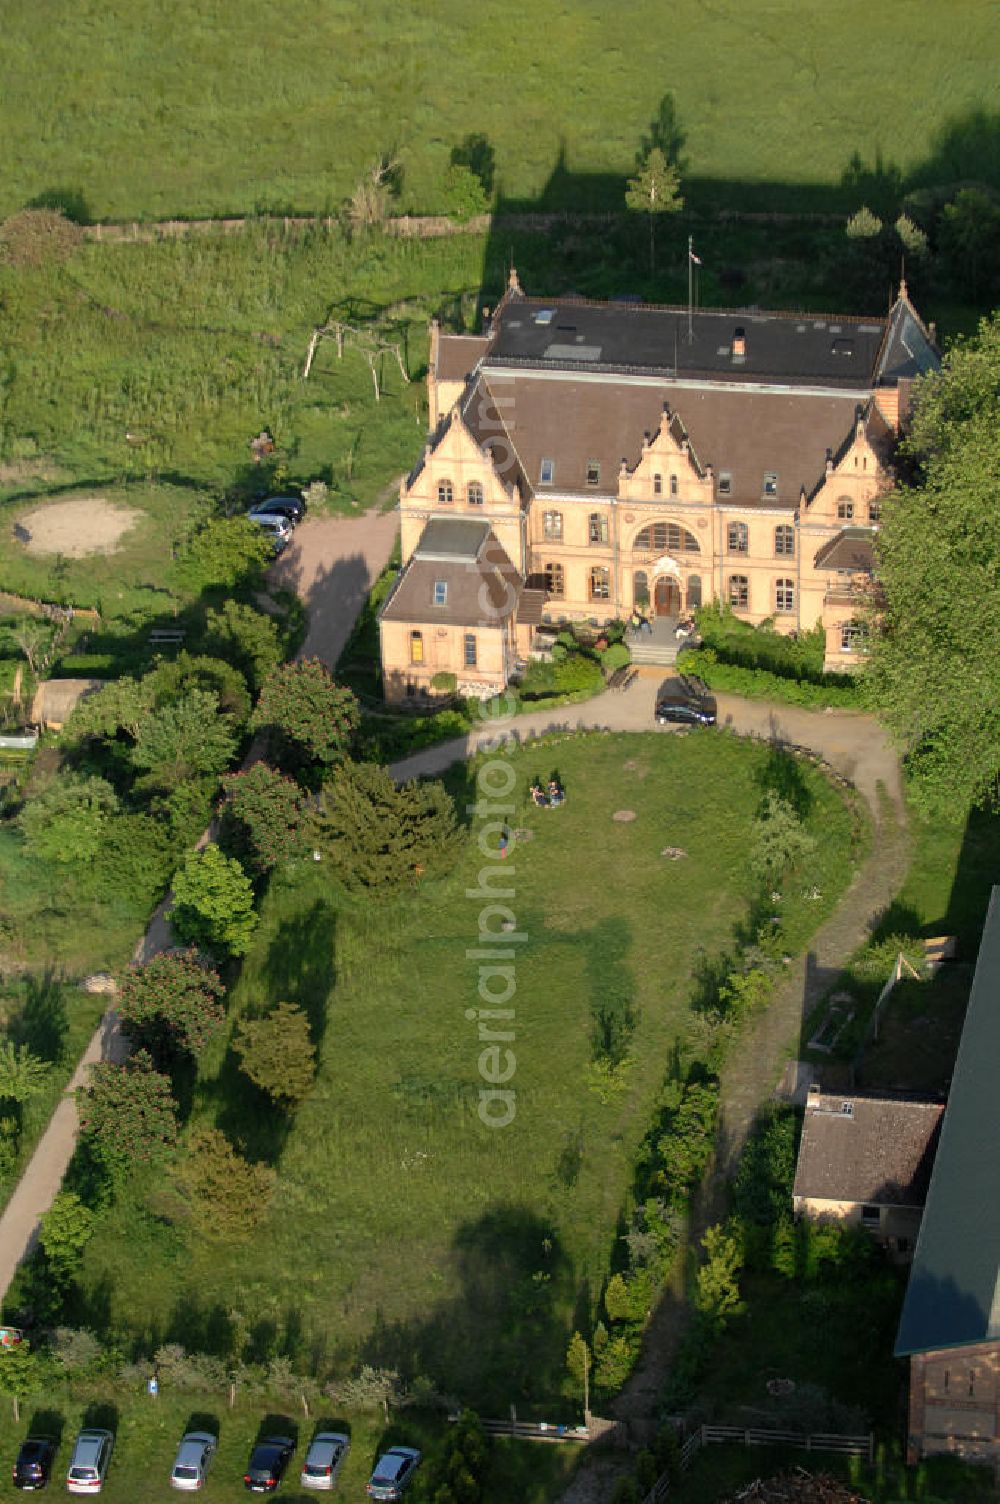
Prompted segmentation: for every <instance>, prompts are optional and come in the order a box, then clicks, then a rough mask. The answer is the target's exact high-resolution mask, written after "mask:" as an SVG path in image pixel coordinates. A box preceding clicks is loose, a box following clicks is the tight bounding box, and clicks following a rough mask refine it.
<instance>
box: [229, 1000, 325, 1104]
mask: <svg viewBox="0 0 1000 1504" xmlns="http://www.w3.org/2000/svg"><path fill="white" fill-rule="evenodd" d="M233 1049H234V1050H235V1051H236V1054H237V1055H238V1056H239V1059H240V1070H241V1071H243V1073H244V1075H246V1076H249V1078H250V1080H251V1081H252V1082H253V1083H254V1085H255V1086H259V1087H260V1089H261V1091H265V1092H267V1094H268V1096H269V1097H271V1098H272V1099H273V1100H274V1101H275V1102H278V1103H280V1104H281V1105H283V1106H287V1107H296V1106H298V1104H299V1102H301V1101H302V1099H303V1098H304V1097H306V1096H307V1095H308V1094H309V1092H310V1090H311V1089H312V1084H313V1079H314V1077H315V1074H316V1047H315V1045H314V1044H313V1042H312V1036H311V1034H310V1031H309V1020H308V1018H307V1017H306V1015H305V1013H304V1012H303V1011H302V1009H301V1008H299V1007H298V1006H297V1005H296V1004H295V1003H279V1004H278V1006H277V1007H276V1008H272V1009H271V1011H270V1013H265V1014H264V1016H263V1017H262V1018H245V1019H243V1021H242V1022H241V1024H240V1026H239V1028H238V1029H237V1031H236V1037H235V1039H234V1040H233Z"/></svg>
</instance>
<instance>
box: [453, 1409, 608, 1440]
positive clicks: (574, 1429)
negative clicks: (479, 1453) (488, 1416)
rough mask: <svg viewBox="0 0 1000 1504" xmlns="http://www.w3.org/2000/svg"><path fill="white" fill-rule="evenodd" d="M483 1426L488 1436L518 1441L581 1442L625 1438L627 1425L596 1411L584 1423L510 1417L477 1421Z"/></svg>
mask: <svg viewBox="0 0 1000 1504" xmlns="http://www.w3.org/2000/svg"><path fill="white" fill-rule="evenodd" d="M480 1425H481V1426H482V1428H483V1430H484V1431H486V1432H488V1433H489V1435H490V1436H513V1437H514V1438H515V1439H516V1440H517V1441H543V1442H556V1443H560V1442H567V1441H573V1442H576V1443H577V1444H578V1445H583V1444H586V1443H588V1442H592V1441H603V1442H610V1443H614V1442H617V1441H621V1442H623V1443H624V1441H625V1440H626V1428H625V1426H624V1425H622V1423H621V1422H620V1421H614V1420H602V1419H601V1418H600V1417H599V1416H597V1415H592V1416H591V1417H590V1420H589V1423H588V1424H587V1425H585V1426H562V1425H554V1424H553V1423H552V1422H551V1421H544V1420H540V1421H533V1420H518V1419H517V1416H516V1415H512V1416H511V1418H510V1420H483V1421H480Z"/></svg>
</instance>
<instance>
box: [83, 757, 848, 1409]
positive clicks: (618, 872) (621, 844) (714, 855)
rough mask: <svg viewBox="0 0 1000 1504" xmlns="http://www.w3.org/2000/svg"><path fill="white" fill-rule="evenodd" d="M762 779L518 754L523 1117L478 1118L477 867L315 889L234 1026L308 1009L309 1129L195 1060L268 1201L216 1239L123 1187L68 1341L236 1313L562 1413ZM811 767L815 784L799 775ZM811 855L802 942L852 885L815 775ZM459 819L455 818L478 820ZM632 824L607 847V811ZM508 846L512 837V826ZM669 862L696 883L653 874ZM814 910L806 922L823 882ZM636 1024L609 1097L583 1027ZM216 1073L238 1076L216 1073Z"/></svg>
mask: <svg viewBox="0 0 1000 1504" xmlns="http://www.w3.org/2000/svg"><path fill="white" fill-rule="evenodd" d="M772 757H773V754H772V753H770V752H769V751H768V749H766V748H764V747H761V746H757V745H755V744H750V743H745V742H740V741H738V740H737V739H735V738H730V737H728V736H724V735H720V736H716V735H713V734H708V735H690V736H671V737H666V736H652V735H651V736H649V737H648V738H643V737H636V736H594V737H585V738H573V737H562V738H558V739H554V740H552V741H550V742H548V743H547V744H545V745H544V746H542V747H539V748H538V749H537V750H534V749H533V750H530V751H524V752H518V753H516V754H514V756H513V758H512V763H513V766H514V769H515V771H516V774H517V777H518V781H519V787H520V790H521V794H520V797H521V798H522V799H523V800H524V804H523V806H522V812H521V813H519V814H518V815H517V817H516V819H517V824H518V825H519V826H521V825H523V826H525V827H527V828H529V829H531V830H532V832H533V839H532V840H530V841H527V842H524V843H522V844H519V845H518V846H516V847H515V851H514V857H515V860H514V861H513V862H512V863H511V864H510V866H509V867H508V868H506V869H505V871H506V872H509V873H510V874H511V878H512V880H513V883H514V887H515V891H516V897H515V899H514V901H513V902H514V907H515V911H516V915H517V922H518V926H519V929H520V930H521V931H522V932H523V933H525V934H526V935H527V936H528V940H527V942H526V943H524V944H522V945H520V946H519V949H518V952H517V958H518V959H517V994H516V1009H517V1022H516V1026H515V1029H516V1035H517V1038H516V1043H515V1044H514V1045H513V1046H512V1048H513V1049H514V1050H515V1053H516V1059H517V1072H516V1080H515V1087H516V1091H517V1116H516V1119H515V1121H514V1122H513V1123H512V1124H511V1125H510V1126H509V1127H506V1128H504V1129H503V1130H490V1129H487V1128H485V1127H484V1126H483V1125H482V1123H481V1122H480V1120H479V1118H478V1116H477V1111H476V1108H477V1090H478V1087H479V1086H480V1085H481V1084H482V1083H481V1081H480V1079H479V1076H478V1073H477V1060H478V1055H479V1050H480V1049H481V1048H482V1046H481V1045H480V1044H479V1043H478V1042H477V1035H476V1028H475V1024H474V1022H473V1023H470V1022H469V1020H468V1019H467V1018H466V1009H468V1008H470V1007H472V1006H474V1005H475V1000H476V991H475V985H476V975H477V973H476V962H475V961H473V960H470V959H468V958H466V955H465V952H466V950H467V948H469V947H470V946H475V944H476V943H477V923H478V916H479V911H480V909H481V908H482V903H481V902H476V901H474V900H470V899H469V898H467V897H466V896H465V894H466V890H467V889H468V888H469V886H470V885H474V884H475V883H476V881H477V873H478V871H479V868H480V867H481V865H482V863H483V859H482V858H481V857H480V856H479V855H478V851H477V849H476V847H475V845H474V844H473V843H471V842H470V846H469V849H468V850H467V852H466V855H465V857H464V858H463V860H462V862H461V865H460V868H459V870H458V871H457V872H456V873H455V874H454V875H453V876H452V877H451V878H450V879H448V880H446V881H443V882H440V883H437V884H434V885H430V886H428V887H426V888H424V889H421V890H420V891H419V893H416V894H409V895H406V896H403V897H401V898H399V899H397V900H395V901H380V902H379V903H378V904H377V905H375V904H372V903H371V902H370V901H367V900H365V899H358V898H351V897H349V896H347V895H346V894H344V893H342V892H341V891H339V890H338V888H337V887H336V885H335V884H334V883H333V882H332V881H331V879H330V877H329V875H328V874H327V873H326V872H325V871H324V870H323V869H322V868H321V867H318V866H316V865H315V864H313V863H312V862H309V863H305V864H300V865H299V866H298V867H297V868H295V869H292V870H290V871H289V873H288V875H287V876H286V878H285V879H284V880H283V881H282V882H280V883H278V884H277V885H276V886H275V887H274V888H273V889H272V891H271V893H270V894H269V896H268V898H267V900H266V903H265V906H264V910H263V918H262V924H261V929H260V932H259V938H258V940H257V941H256V943H255V945H254V948H253V950H252V952H251V954H250V955H249V956H248V957H247V960H246V963H245V965H244V968H243V973H242V976H241V978H240V981H239V983H238V986H237V989H236V992H235V995H234V997H233V999H232V1011H233V1013H238V1012H239V1010H240V1009H241V1008H242V1007H244V1006H246V1005H247V1004H248V1003H250V1002H251V1001H254V1002H259V1001H262V1000H264V999H270V1000H273V1001H278V1000H284V999H288V1000H291V1001H296V1002H300V1003H301V1004H302V1005H303V1006H305V1007H306V1008H307V1010H308V1011H309V1014H310V1017H311V1020H312V1027H313V1033H314V1037H315V1039H316V1041H317V1043H318V1045H319V1054H320V1070H319V1074H318V1079H317V1082H316V1086H315V1088H314V1091H313V1093H312V1095H311V1096H310V1097H309V1099H308V1100H307V1101H306V1103H305V1104H304V1105H303V1107H302V1108H301V1109H300V1111H299V1113H298V1116H297V1118H296V1119H295V1121H294V1125H293V1126H292V1127H291V1130H290V1131H286V1120H285V1119H283V1118H280V1117H277V1116H276V1115H275V1114H274V1113H273V1112H272V1111H271V1110H270V1109H269V1108H268V1107H267V1106H266V1104H265V1103H264V1101H263V1099H262V1098H260V1097H259V1096H257V1095H256V1093H254V1092H251V1091H249V1089H248V1088H247V1087H246V1085H245V1083H243V1081H242V1078H241V1077H240V1076H239V1074H238V1072H237V1071H236V1070H235V1063H234V1060H233V1058H232V1057H231V1056H230V1055H227V1054H225V1046H224V1045H223V1046H221V1047H219V1048H217V1050H216V1052H215V1054H214V1055H213V1056H212V1057H211V1058H206V1059H204V1060H203V1061H202V1062H201V1066H200V1080H199V1082H198V1084H197V1086H196V1089H195V1093H194V1101H193V1112H192V1116H193V1119H194V1120H195V1121H198V1120H206V1119H207V1120H210V1121H214V1122H216V1123H218V1124H219V1126H221V1127H223V1128H225V1129H226V1131H227V1132H228V1133H229V1134H230V1135H232V1136H233V1137H235V1138H237V1139H239V1140H240V1141H242V1142H243V1143H245V1145H246V1149H247V1152H248V1153H249V1154H250V1156H251V1157H253V1158H263V1159H266V1160H269V1161H271V1162H273V1163H277V1164H278V1166H279V1168H280V1179H279V1185H278V1190H277V1194H276V1199H275V1201H274V1204H273V1208H272V1210H271V1213H270V1215H269V1216H268V1218H267V1220H266V1222H265V1224H264V1225H263V1226H262V1227H261V1228H260V1229H259V1230H258V1231H257V1232H256V1233H255V1234H254V1235H252V1236H251V1237H250V1238H248V1239H247V1240H246V1241H238V1242H231V1243H228V1244H227V1243H222V1244H220V1243H217V1242H209V1241H205V1240H203V1239H202V1238H201V1237H200V1236H199V1235H197V1234H195V1233H194V1232H193V1231H192V1229H191V1228H190V1227H189V1226H188V1225H186V1223H185V1220H184V1218H183V1216H181V1217H180V1218H179V1219H178V1216H177V1213H176V1206H174V1209H173V1211H171V1209H170V1206H169V1205H168V1204H167V1203H166V1202H165V1201H164V1198H163V1196H162V1194H161V1192H162V1188H163V1181H162V1175H160V1174H159V1173H157V1174H156V1175H152V1176H147V1177H146V1178H145V1179H141V1178H140V1179H139V1180H137V1181H136V1182H135V1186H134V1193H133V1194H131V1195H129V1196H127V1197H126V1198H125V1199H124V1200H123V1201H122V1202H121V1203H120V1204H119V1205H118V1206H117V1207H115V1208H114V1209H113V1210H112V1211H111V1212H110V1213H109V1214H108V1216H107V1217H106V1218H105V1219H103V1221H102V1225H101V1228H100V1230H99V1232H98V1234H97V1236H96V1237H95V1238H94V1240H93V1241H92V1243H91V1244H90V1246H89V1248H88V1250H87V1254H86V1259H85V1264H84V1269H83V1276H82V1278H83V1294H82V1297H81V1300H80V1303H79V1309H78V1311H77V1312H76V1317H77V1319H79V1321H80V1322H81V1323H83V1324H93V1323H94V1322H95V1321H96V1322H97V1323H98V1324H99V1325H100V1326H101V1328H102V1329H107V1330H110V1331H116V1332H118V1333H120V1334H121V1335H122V1339H123V1340H124V1341H125V1342H134V1341H138V1342H139V1343H142V1344H146V1343H151V1344H152V1345H153V1346H154V1347H155V1345H156V1344H157V1343H158V1342H160V1341H163V1340H164V1339H165V1338H167V1337H170V1338H171V1339H172V1340H177V1341H180V1342H182V1343H183V1344H184V1345H185V1346H186V1347H187V1348H188V1349H190V1350H199V1349H202V1348H205V1347H208V1346H211V1345H213V1344H214V1345H216V1346H218V1345H219V1344H222V1345H223V1346H224V1345H225V1343H226V1341H228V1340H229V1337H228V1334H229V1333H230V1332H231V1329H232V1323H233V1321H234V1320H238V1319H242V1318H239V1316H238V1313H240V1312H242V1313H244V1314H245V1317H246V1318H247V1320H249V1321H251V1322H252V1323H254V1324H255V1325H256V1327H257V1328H258V1329H259V1330H260V1332H262V1333H263V1334H264V1335H263V1336H262V1338H261V1340H262V1341H264V1342H270V1343H271V1344H272V1346H273V1350H277V1351H283V1352H288V1353H289V1354H291V1355H292V1356H293V1357H295V1358H296V1360H297V1361H300V1362H302V1363H304V1364H306V1365H309V1366H317V1367H318V1368H319V1369H320V1370H323V1369H325V1368H329V1367H334V1368H340V1369H343V1368H346V1367H348V1366H349V1365H350V1364H352V1363H353V1362H354V1361H356V1360H357V1359H358V1358H359V1357H362V1358H364V1359H366V1360H368V1361H371V1362H374V1363H377V1364H381V1365H385V1366H389V1367H393V1368H400V1369H402V1370H403V1371H404V1372H410V1373H414V1372H419V1373H424V1374H429V1375H430V1376H432V1377H433V1378H434V1379H435V1380H436V1382H437V1383H438V1384H439V1385H441V1386H443V1387H444V1388H446V1389H447V1390H448V1391H453V1392H455V1393H457V1394H458V1395H459V1396H460V1397H461V1398H463V1399H464V1400H466V1401H467V1402H470V1403H475V1404H477V1405H479V1406H480V1407H486V1408H488V1409H493V1410H495V1409H496V1407H499V1413H500V1414H505V1413H506V1406H507V1404H509V1403H510V1402H511V1401H519V1402H520V1401H526V1400H528V1399H531V1398H534V1399H542V1400H547V1401H549V1402H551V1400H552V1398H553V1396H558V1394H559V1391H560V1388H561V1385H562V1382H563V1372H562V1362H563V1354H564V1351H565V1344H566V1340H567V1337H568V1334H569V1332H570V1331H571V1330H572V1325H573V1322H574V1320H575V1321H577V1322H579V1321H580V1320H585V1319H586V1315H587V1313H588V1311H589V1310H590V1309H591V1308H592V1306H593V1304H594V1302H595V1301H596V1300H597V1298H598V1296H599V1294H600V1291H601V1288H602V1285H603V1282H604V1279H605V1277H606V1272H607V1269H608V1261H609V1257H610V1255H611V1253H612V1249H613V1244H614V1241H615V1238H616V1236H617V1233H616V1226H617V1222H618V1218H619V1214H620V1213H621V1211H622V1209H623V1207H624V1206H625V1205H626V1203H627V1200H628V1194H629V1186H630V1180H631V1173H632V1165H633V1159H634V1155H635V1152H636V1148H637V1145H638V1144H639V1142H640V1140H641V1139H642V1137H643V1135H644V1134H645V1133H646V1131H647V1129H648V1127H649V1122H650V1118H651V1115H652V1113H653V1111H654V1109H655V1105H656V1102H657V1099H658V1094H659V1091H660V1088H661V1086H662V1083H663V1082H664V1079H665V1077H666V1075H667V1073H668V1070H669V1069H670V1060H671V1056H672V1053H673V1052H674V1051H675V1050H677V1049H679V1050H680V1053H681V1056H682V1057H684V1058H685V1059H688V1060H690V1059H691V1058H694V1057H697V1056H699V1054H700V1053H701V1052H703V1051H704V1049H705V1048H706V1040H707V1038H708V1034H707V1033H706V1030H705V1026H704V1021H703V1020H702V1019H701V1018H700V1016H699V1013H698V1008H697V1005H696V1004H695V1003H694V1002H693V998H694V996H695V993H696V986H695V983H694V980H693V973H694V972H695V971H696V970H697V967H698V962H699V958H700V957H702V956H703V955H708V956H716V955H718V954H719V953H720V952H722V951H724V950H725V949H727V948H728V946H729V945H730V944H731V943H732V935H733V928H734V926H735V925H736V924H737V923H738V922H739V921H740V920H741V919H742V918H743V917H744V913H745V909H746V904H747V902H748V899H749V897H750V881H751V880H750V878H749V875H748V872H747V867H746V844H747V839H748V831H749V822H750V820H751V818H752V815H753V812H754V810H755V809H756V808H757V806H758V804H759V801H760V798H761V793H762V788H763V787H764V786H765V785H766V784H767V782H768V780H769V779H770V778H772V777H773V776H774V764H773V761H771V759H772ZM796 766H798V765H796ZM553 768H558V770H559V773H560V775H561V777H562V779H563V781H564V784H565V787H566V789H567V792H568V800H567V803H566V805H565V806H564V807H563V808H561V809H560V810H558V811H535V810H534V809H529V807H528V805H527V801H526V799H525V795H526V790H527V784H528V781H529V779H530V778H531V777H533V776H534V775H535V774H536V773H537V774H539V775H541V776H544V777H547V776H548V775H549V773H550V771H551V770H552V769H553ZM801 773H802V779H803V784H802V789H803V791H804V792H803V797H804V799H805V801H806V803H807V804H808V805H809V807H810V813H809V821H810V825H811V826H812V827H813V828H814V829H816V830H817V831H822V832H823V839H822V842H821V844H820V845H819V847H818V849H817V851H816V853H815V856H814V858H813V859H812V862H813V867H812V870H810V871H809V872H803V873H802V874H801V892H800V891H799V884H798V882H797V883H796V884H795V886H794V888H793V889H789V891H788V893H787V894H786V901H785V904H784V905H783V912H784V911H785V910H787V914H786V931H787V933H788V935H789V943H790V945H800V944H802V943H803V942H804V940H805V938H806V935H807V933H808V932H809V931H810V930H811V928H812V927H813V926H815V925H816V924H817V923H819V922H820V921H821V919H822V918H823V917H824V915H825V914H826V913H828V912H829V911H830V909H831V908H832V906H833V905H834V904H835V902H836V897H837V894H838V893H839V892H840V891H841V889H842V887H843V884H844V883H845V881H846V880H847V879H848V876H849V873H850V868H851V833H850V826H851V818H850V816H849V813H848V811H847V810H846V808H845V806H844V804H843V801H842V798H841V795H840V794H839V793H838V792H836V791H835V790H834V789H833V788H832V787H831V786H830V785H828V784H827V783H826V782H825V781H824V780H823V779H822V777H821V776H820V775H819V774H818V773H816V772H815V770H813V769H812V768H810V767H809V766H808V765H802V768H801ZM463 802H464V800H463ZM622 808H627V809H633V810H634V811H635V813H636V816H637V818H636V819H635V820H634V821H633V822H631V823H618V822H615V821H613V820H612V818H611V817H612V814H613V813H614V812H615V811H616V810H619V809H622ZM512 823H513V822H512ZM665 845H676V846H681V847H683V848H684V849H685V850H687V852H688V857H687V858H686V859H684V860H681V861H677V862H667V861H664V859H663V857H662V856H661V855H660V853H661V850H662V848H663V847H664V846H665ZM814 882H815V883H816V885H817V886H818V887H819V888H820V890H821V891H822V893H823V895H824V897H823V900H822V901H821V902H814V901H810V900H809V899H808V897H807V896H806V895H807V893H808V891H809V889H810V888H811V887H812V885H813V883H814ZM611 990H617V991H619V992H622V991H624V992H627V993H628V994H629V995H630V996H631V997H633V999H634V1002H635V1004H636V1008H637V1012H638V1024H637V1027H636V1030H635V1033H634V1037H633V1041H632V1044H633V1048H632V1059H631V1063H630V1065H629V1066H627V1067H626V1068H625V1070H624V1072H623V1074H622V1077H621V1080H620V1084H619V1085H618V1086H617V1087H616V1088H614V1089H612V1090H610V1091H609V1090H606V1089H605V1088H604V1087H603V1086H602V1085H601V1083H600V1081H599V1080H597V1079H595V1076H594V1071H593V1067H592V1064H591V1062H592V1056H593V1048H592V1042H591V1031H592V1027H593V1021H594V1020H593V1009H594V1007H595V1005H596V1004H598V1003H600V1002H601V1001H602V1000H603V999H604V998H605V997H606V995H607V994H608V992H609V991H611ZM223 1057H224V1058H223Z"/></svg>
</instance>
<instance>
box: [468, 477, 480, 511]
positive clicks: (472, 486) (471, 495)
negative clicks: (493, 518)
mask: <svg viewBox="0 0 1000 1504" xmlns="http://www.w3.org/2000/svg"><path fill="white" fill-rule="evenodd" d="M465 499H466V501H467V502H468V503H469V506H470V507H481V506H482V504H483V488H482V486H481V485H480V484H479V481H478V480H470V481H469V484H468V485H467V486H466V488H465Z"/></svg>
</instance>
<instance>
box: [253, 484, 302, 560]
mask: <svg viewBox="0 0 1000 1504" xmlns="http://www.w3.org/2000/svg"><path fill="white" fill-rule="evenodd" d="M305 511H306V504H305V502H304V501H302V500H301V499H300V498H299V497H298V496H269V497H268V498H267V499H266V501H255V502H254V504H253V506H252V507H251V508H250V509H249V511H248V512H247V516H248V517H249V518H250V521H251V522H255V523H256V524H257V526H258V527H259V528H262V529H263V530H264V532H265V533H267V534H268V535H269V537H271V538H272V539H273V541H274V552H275V556H277V555H278V554H280V553H281V551H282V549H285V548H287V547H288V544H289V542H290V541H291V537H292V532H293V530H294V529H295V527H296V525H297V524H298V523H300V522H301V521H302V519H303V517H304V516H305Z"/></svg>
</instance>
